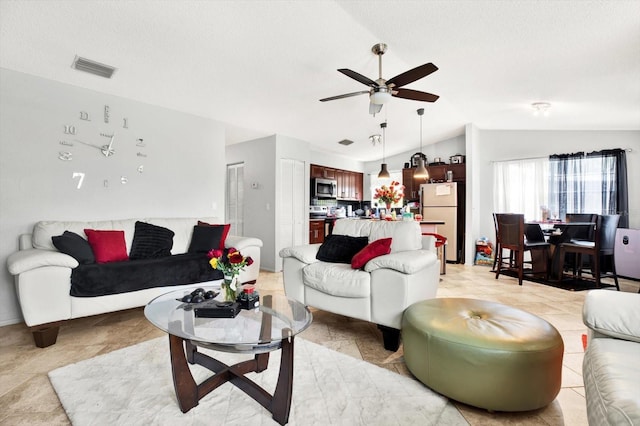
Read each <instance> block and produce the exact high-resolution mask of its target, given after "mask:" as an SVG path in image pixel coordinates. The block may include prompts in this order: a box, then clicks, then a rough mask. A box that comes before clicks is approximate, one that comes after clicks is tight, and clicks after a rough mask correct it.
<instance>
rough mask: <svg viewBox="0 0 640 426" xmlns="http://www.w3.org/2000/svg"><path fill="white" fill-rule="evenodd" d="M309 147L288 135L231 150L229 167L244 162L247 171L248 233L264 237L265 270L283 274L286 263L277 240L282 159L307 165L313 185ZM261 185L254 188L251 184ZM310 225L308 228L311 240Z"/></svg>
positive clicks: (263, 261) (246, 227)
mask: <svg viewBox="0 0 640 426" xmlns="http://www.w3.org/2000/svg"><path fill="white" fill-rule="evenodd" d="M309 156H310V151H309V144H308V143H307V142H305V141H301V140H298V139H293V138H289V137H287V136H281V135H272V136H269V137H266V138H261V139H255V140H251V141H247V142H242V143H237V144H233V145H230V146H228V147H227V155H226V161H227V164H233V163H239V162H243V163H244V165H245V168H244V185H245V191H244V193H245V200H244V234H245V235H247V236H251V237H257V238H260V239H261V240H262V242H263V244H264V245H263V247H262V252H261V253H260V256H261V268H262V269H265V270H268V271H280V270H281V269H282V260H281V259H280V257H279V255H278V252H279V250H280V247H279V245H278V238H277V231H278V230H277V226H278V224H279V223H280V222H279V217H278V201H277V200H279V199H280V189H279V187H278V176H279V175H280V170H279V167H280V159H281V158H288V159H295V160H300V161H303V162H305V163H306V164H307V167H306V168H307V171H306V177H305V180H306V182H307V183H308V182H309V170H308V169H309V167H308V164H309ZM252 182H256V183H258V188H256V189H252V188H251V183H252ZM308 187H309V185H308V184H307V185H305V186H304V188H306V190H305V194H304V195H303V198H304V200H305V201H304V202H305V205H309V188H308ZM308 230H309V224H308V223H307V224H306V226H305V232H306V234H307V237H308Z"/></svg>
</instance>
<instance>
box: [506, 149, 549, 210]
mask: <svg viewBox="0 0 640 426" xmlns="http://www.w3.org/2000/svg"><path fill="white" fill-rule="evenodd" d="M548 178H549V159H547V158H534V159H526V160H511V161H498V162H495V163H494V164H493V194H494V197H493V211H494V212H495V213H521V214H524V217H525V220H540V219H543V218H542V209H543V208H544V209H547V208H548V207H547V199H548V198H547V197H548V194H549V183H548ZM549 213H550V215H551V217H557V216H558V212H553V211H552V212H549ZM544 219H546V218H544Z"/></svg>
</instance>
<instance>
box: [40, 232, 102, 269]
mask: <svg viewBox="0 0 640 426" xmlns="http://www.w3.org/2000/svg"><path fill="white" fill-rule="evenodd" d="M51 241H52V242H53V245H54V246H55V247H56V248H57V249H58V250H60V251H61V252H62V253H64V254H68V255H69V256H71V257H73V258H74V259H75V260H77V261H78V263H80V264H83V265H84V264H87V263H94V262H95V261H96V258H95V256H94V255H93V251H92V250H91V245H89V241H87V240H85V239H84V238H82V237H81V236H80V235H78V234H76V233H75V232H70V231H64V233H63V234H62V235H56V236H55V237H51Z"/></svg>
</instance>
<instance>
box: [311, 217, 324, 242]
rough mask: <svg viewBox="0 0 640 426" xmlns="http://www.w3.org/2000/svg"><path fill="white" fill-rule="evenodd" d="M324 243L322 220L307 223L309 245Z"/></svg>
mask: <svg viewBox="0 0 640 426" xmlns="http://www.w3.org/2000/svg"><path fill="white" fill-rule="evenodd" d="M323 242H324V220H310V221H309V244H316V243H323Z"/></svg>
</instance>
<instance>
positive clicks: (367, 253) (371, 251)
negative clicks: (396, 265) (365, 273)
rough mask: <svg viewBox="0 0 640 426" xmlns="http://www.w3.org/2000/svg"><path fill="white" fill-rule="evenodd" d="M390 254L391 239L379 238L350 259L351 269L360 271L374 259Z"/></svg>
mask: <svg viewBox="0 0 640 426" xmlns="http://www.w3.org/2000/svg"><path fill="white" fill-rule="evenodd" d="M389 253H391V238H380V239H379V240H375V241H373V242H371V243H369V244H368V245H367V246H366V247H365V248H363V249H362V250H360V251H359V252H357V253H356V254H355V255H354V256H353V258H352V259H351V267H352V268H353V269H360V268H362V267H364V265H366V264H367V262H368V261H370V260H371V259H373V258H374V257H378V256H382V255H384V254H389Z"/></svg>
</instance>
